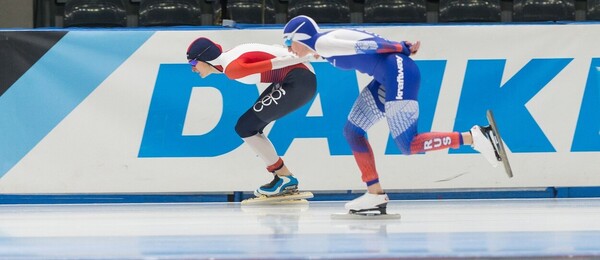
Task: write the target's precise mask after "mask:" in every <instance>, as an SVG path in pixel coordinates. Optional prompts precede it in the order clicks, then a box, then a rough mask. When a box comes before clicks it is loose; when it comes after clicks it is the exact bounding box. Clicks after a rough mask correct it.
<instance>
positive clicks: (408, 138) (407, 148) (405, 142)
mask: <svg viewBox="0 0 600 260" xmlns="http://www.w3.org/2000/svg"><path fill="white" fill-rule="evenodd" d="M413 140H414V136H413V135H407V134H401V135H399V136H397V137H395V138H394V141H395V143H396V147H398V150H400V153H402V154H403V155H411V154H412V150H411V147H412V145H413Z"/></svg>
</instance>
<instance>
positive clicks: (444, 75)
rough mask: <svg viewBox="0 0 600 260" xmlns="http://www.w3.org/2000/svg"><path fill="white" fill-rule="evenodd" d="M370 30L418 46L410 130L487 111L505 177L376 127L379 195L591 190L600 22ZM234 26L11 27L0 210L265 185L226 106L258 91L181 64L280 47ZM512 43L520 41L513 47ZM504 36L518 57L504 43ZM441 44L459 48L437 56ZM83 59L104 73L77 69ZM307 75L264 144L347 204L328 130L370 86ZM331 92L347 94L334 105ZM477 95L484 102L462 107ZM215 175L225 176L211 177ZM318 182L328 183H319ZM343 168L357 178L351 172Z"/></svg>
mask: <svg viewBox="0 0 600 260" xmlns="http://www.w3.org/2000/svg"><path fill="white" fill-rule="evenodd" d="M339 26H344V27H345V26H356V25H338V26H337V27H339ZM367 26H368V27H370V30H373V31H374V32H376V33H379V34H381V35H385V36H386V37H390V38H393V39H402V38H405V37H406V38H407V39H415V38H418V39H421V40H423V42H424V43H426V45H424V46H426V47H427V48H425V47H424V48H423V49H422V51H421V52H420V54H419V55H420V56H418V59H417V63H418V64H419V66H422V68H421V69H422V70H423V72H424V75H428V76H427V77H426V78H427V80H428V81H427V83H426V84H425V82H424V84H423V86H422V88H423V89H426V91H423V92H422V93H424V95H425V96H423V97H422V99H421V102H422V104H423V109H422V111H421V112H422V115H421V117H420V121H419V124H420V126H419V129H422V130H434V129H435V130H443V129H448V130H449V129H452V130H455V129H456V130H458V129H468V127H470V126H471V125H470V124H471V123H475V122H477V123H479V122H481V123H482V124H483V123H485V122H487V121H486V120H485V118H484V113H476V112H477V111H479V112H484V111H485V109H487V108H490V107H491V108H493V109H494V111H495V115H496V119H497V120H498V122H499V124H501V125H502V126H501V129H502V133H503V135H502V136H503V138H504V141H505V144H506V145H507V147H508V148H509V150H510V151H511V154H510V158H511V164H512V165H513V170H515V173H516V174H515V176H516V178H512V179H508V178H506V176H505V175H504V172H503V170H502V169H499V168H497V169H492V168H490V167H489V165H488V164H487V163H485V162H484V160H483V159H482V158H481V157H480V156H478V155H477V156H473V155H472V153H474V151H472V149H471V148H469V147H463V148H464V149H463V148H461V149H460V150H452V151H449V152H448V154H447V155H443V156H438V155H439V154H440V153H431V154H423V155H414V156H411V157H404V156H399V155H400V152H399V151H398V150H397V147H396V146H395V145H394V143H393V140H392V139H390V137H389V136H388V135H389V134H388V132H387V131H386V129H385V127H383V128H374V129H372V131H373V134H372V135H371V136H372V137H374V138H373V139H372V140H373V145H374V150H376V151H377V152H376V154H375V156H376V160H377V161H378V166H380V167H378V168H380V169H381V172H380V174H381V177H382V179H385V188H386V189H387V190H388V191H390V193H389V194H390V196H391V198H392V199H452V198H476V199H479V198H511V197H544V198H552V197H587V196H600V192H599V190H600V174H599V173H600V168H599V167H598V163H597V162H598V158H599V157H598V156H600V138H599V137H600V136H599V135H598V131H597V129H600V128H599V126H600V121H598V120H595V119H596V118H598V117H597V116H598V111H600V110H599V109H598V107H599V106H598V105H599V103H598V101H599V100H600V98H598V97H599V94H598V93H599V92H598V88H597V86H598V85H597V84H598V82H600V81H599V80H600V52H598V50H599V49H598V48H597V46H596V45H597V42H598V35H600V34H599V33H597V32H599V31H600V23H564V24H561V25H560V26H556V25H555V26H552V24H545V23H541V24H501V25H498V24H493V25H490V24H486V25H482V24H461V25H460V26H457V25H455V24H453V25H431V24H429V25H422V26H421V25H419V26H412V25H391V26H381V25H377V26H372V27H371V26H369V25H364V26H363V25H361V26H360V27H367ZM328 27H329V28H335V27H336V26H328ZM240 28H241V29H248V30H237V29H231V28H222V27H212V28H207V27H188V28H170V27H169V28H145V29H131V28H127V29H114V30H112V29H54V30H53V29H41V30H33V31H32V30H17V31H16V32H13V31H11V30H9V33H10V34H12V33H18V34H23V35H20V36H27V37H25V39H31V40H25V41H24V42H25V43H27V42H36V44H34V45H35V46H34V47H31V46H22V45H23V44H14V45H12V46H19V47H24V48H25V49H27V51H24V52H23V51H15V52H7V53H10V54H12V55H14V57H13V56H10V57H12V58H15V59H14V60H23V59H22V58H23V57H21V55H22V53H27V54H28V55H32V56H35V57H36V59H31V60H28V62H29V63H26V64H23V66H21V67H20V68H21V69H22V71H19V73H17V72H15V73H13V74H11V75H12V76H14V77H13V79H14V80H15V83H14V84H12V85H11V84H6V87H7V88H9V89H6V92H4V94H0V97H1V98H0V119H1V120H0V129H2V131H1V132H2V134H0V203H3V202H5V201H11V200H12V201H16V202H17V203H21V202H28V201H32V202H33V203H38V201H39V203H88V202H90V203H95V202H98V203H113V202H114V203H120V202H123V203H127V202H132V203H137V202H141V203H144V202H211V201H219V202H225V201H231V202H237V201H241V200H243V199H244V198H247V197H250V196H252V194H251V193H250V192H247V190H250V189H253V188H255V187H256V185H258V184H260V183H264V178H265V176H264V175H261V174H250V173H251V172H252V173H254V171H255V170H256V169H258V170H259V171H262V169H263V165H262V164H261V163H260V161H259V160H256V158H253V157H252V156H249V154H248V152H247V151H244V149H247V147H244V146H243V145H242V141H241V140H240V138H239V136H237V135H236V134H235V133H234V131H232V130H231V129H233V125H234V123H235V120H236V119H237V117H238V116H239V112H240V111H242V110H241V109H245V108H246V106H247V104H246V105H244V104H243V103H244V102H237V101H240V96H238V95H241V94H242V92H243V94H244V95H241V96H243V97H246V98H247V99H248V100H244V101H245V102H252V101H253V98H254V97H253V95H255V96H256V95H258V91H256V89H254V88H246V87H242V86H241V85H240V87H239V88H237V85H235V84H233V83H231V84H230V80H229V79H226V78H225V76H223V75H213V76H214V77H208V78H206V79H201V78H200V77H198V76H197V75H195V74H194V73H192V72H191V71H190V68H189V65H188V64H187V63H186V60H185V57H184V55H183V54H182V50H185V48H186V47H187V45H188V43H189V42H191V40H193V39H195V38H197V37H198V36H199V35H202V36H207V37H209V38H211V39H214V40H216V41H218V42H221V43H223V45H224V47H226V48H228V47H231V46H234V45H236V44H241V43H246V42H248V41H257V42H260V43H266V44H272V43H278V42H280V41H281V32H280V29H281V26H280V25H279V26H272V27H257V28H244V27H238V29H240ZM275 29H276V30H275ZM0 31H4V30H0ZM594 32H596V33H594ZM523 35H530V36H531V38H528V39H529V40H525V41H522V36H523ZM491 36H493V37H491ZM28 37H31V38H28ZM38 37H42V38H43V39H44V40H43V41H38V40H37V39H38ZM439 37H445V40H444V41H440V40H439ZM565 38H567V39H577V40H576V41H567V42H564V43H563V44H562V45H561V48H556V47H555V46H554V45H552V44H545V43H547V42H557V41H558V42H560V41H562V39H565ZM18 39H23V38H18ZM495 39H506V40H505V41H497V40H495ZM482 41H483V42H482ZM486 41H487V42H486ZM517 41H520V44H519V45H518V48H508V47H507V45H506V44H505V43H506V42H517ZM447 42H461V43H462V44H460V45H458V46H453V48H452V49H449V48H448V46H447ZM42 43H43V44H42ZM114 46H119V48H114ZM515 46H516V45H515ZM74 47H77V48H74ZM513 47H514V46H513ZM456 48H458V49H456ZM427 50H429V51H427ZM33 54H36V55H33ZM108 54H110V55H108ZM2 58H4V57H2ZM0 60H1V59H0ZM90 60H94V61H95V63H96V65H98V64H100V65H99V67H100V68H101V69H100V70H98V69H97V68H95V67H94V68H92V67H91V66H85V65H87V64H88V63H89V61H90ZM9 61H12V59H9ZM100 61H102V62H100ZM8 64H10V66H11V67H13V66H14V67H18V66H15V65H16V64H15V63H8ZM312 65H313V67H314V68H315V70H316V71H317V77H318V80H320V81H321V82H320V84H319V91H320V93H319V102H318V104H320V106H315V108H316V109H314V111H313V110H312V109H311V110H309V107H308V106H307V107H303V108H302V111H300V112H302V113H296V114H291V115H289V116H288V117H286V118H283V119H281V120H278V121H277V122H276V123H275V124H273V128H274V129H275V130H274V131H273V132H272V133H271V132H269V133H268V134H269V137H270V138H271V139H272V142H273V144H274V146H275V147H276V148H277V150H278V152H279V153H280V155H281V156H284V158H285V159H286V164H288V165H290V166H292V167H290V168H293V169H294V172H295V173H300V174H302V177H303V178H306V180H318V181H312V182H309V181H307V182H303V184H302V188H303V189H307V190H311V191H313V192H314V193H315V194H316V197H315V199H314V200H346V199H352V198H354V197H356V196H358V195H360V192H343V191H344V190H354V191H357V190H360V189H364V184H363V183H362V182H360V181H359V179H358V175H359V173H358V169H357V167H356V164H355V161H354V158H353V157H352V153H351V150H350V149H349V147H348V146H347V143H346V141H345V139H344V138H343V136H342V133H341V131H336V132H331V131H329V130H330V129H333V128H335V127H332V126H333V125H336V126H338V127H340V126H343V124H344V123H345V116H346V112H347V110H349V107H350V106H351V105H352V101H353V100H354V99H355V96H356V95H357V94H358V90H359V87H362V86H364V82H366V78H367V77H365V76H364V75H362V74H360V73H356V72H352V71H342V70H338V69H335V68H333V67H331V66H330V65H329V64H328V63H327V62H322V61H316V62H313V63H312ZM64 66H67V67H68V68H69V70H64V68H63V67H64ZM563 69H564V71H563ZM531 72H543V73H531ZM40 75H43V76H40ZM323 75H326V76H323ZM330 75H335V77H330ZM74 76H77V80H73V77H74ZM50 78H51V79H54V80H47V79H50ZM333 78H335V80H330V79H333ZM482 78H486V79H487V78H491V79H493V80H489V82H488V80H482ZM3 79H4V77H3ZM224 82H228V84H223V83H224ZM481 82H485V83H486V84H482V83H481ZM321 83H322V84H321ZM174 84H176V85H178V86H180V87H179V88H173V87H172V85H174ZM230 85H231V86H230ZM338 85H343V86H346V88H347V89H348V90H353V92H352V91H347V92H344V93H337V94H336V95H333V94H332V93H336V92H334V91H332V89H333V88H335V87H336V86H338ZM234 88H235V90H234ZM515 88H518V91H517V90H516V89H515ZM3 90H4V89H2V86H0V92H1V91H3ZM250 92H252V93H250ZM351 92H352V93H351ZM480 92H484V93H486V94H487V95H485V97H486V99H485V100H483V101H482V102H479V103H477V102H470V101H471V100H473V99H474V97H479V96H480V95H479V94H481V93H480ZM538 92H540V94H538ZM219 93H220V94H219ZM440 93H442V94H443V95H441V94H440ZM213 94H214V95H213ZM219 95H220V96H219ZM488 95H489V96H488ZM50 97H61V98H62V99H59V98H50ZM219 97H221V98H219ZM440 97H443V98H440ZM438 98H439V100H438ZM188 100H190V101H194V102H187V101H188ZM233 100H235V101H233ZM530 100H531V101H532V102H529V101H530ZM557 100H561V102H556V101H557ZM182 104H183V105H182ZM185 104H194V106H187V105H185ZM525 105H527V106H525ZM208 108H220V109H222V111H220V110H219V111H216V110H215V111H213V110H209V109H208ZM217 110H218V109H217ZM207 111H211V112H210V113H207ZM454 111H456V112H455V113H454ZM201 112H202V113H201ZM558 112H560V113H558ZM556 114H560V115H561V117H560V119H558V118H556V117H555V116H554V115H556ZM188 115H189V116H190V118H194V116H196V117H197V116H198V115H203V116H206V117H207V120H206V121H207V123H203V124H194V123H189V124H187V123H186V120H185V119H186V118H187V117H188ZM208 117H210V118H208ZM163 119H165V120H166V119H169V120H174V121H161V120H163ZM208 119H210V120H208ZM208 121H210V122H208ZM322 121H323V122H324V121H327V122H328V124H327V125H325V124H321V123H319V122H322ZM187 122H196V121H194V120H189V121H187ZM218 122H224V123H223V124H221V123H218ZM211 123H214V124H215V125H214V126H213V125H212V124H211ZM330 124H331V125H330ZM421 124H423V125H421ZM523 125H525V127H524V126H523ZM171 126H177V127H171ZM203 126H204V127H206V128H203ZM208 126H210V127H212V128H210V127H208ZM181 127H183V129H181ZM300 130H302V131H300ZM523 131H525V132H523ZM386 136H387V137H386ZM215 138H219V140H221V142H220V143H219V145H218V146H215V145H212V144H213V143H214V139H215ZM140 141H141V142H140ZM315 147H319V149H314V148H315ZM307 161H309V162H311V163H306V162H307ZM231 162H237V163H231ZM253 169H254V170H253ZM225 173H227V174H228V173H235V174H234V175H230V176H235V177H232V178H228V179H226V180H227V181H215V176H220V175H222V174H225ZM246 173H248V174H246ZM323 173H326V174H327V176H326V179H327V180H335V181H321V180H323V179H324V174H323ZM465 173H469V174H470V175H465ZM479 173H488V174H485V175H484V174H479ZM352 174H353V175H354V176H356V177H352V178H350V177H348V176H349V175H352ZM238 176H239V178H237V177H238ZM460 176H465V177H460ZM459 177H460V178H459ZM221 180H224V179H221ZM590 186H597V187H590ZM569 187H571V188H569ZM531 188H534V190H529V189H531ZM467 189H469V190H468V191H467ZM475 189H478V190H477V191H475ZM486 189H489V190H486ZM499 189H513V190H499ZM518 189H520V190H518ZM233 191H244V192H233ZM332 191H333V192H332ZM479 196H480V197H479Z"/></svg>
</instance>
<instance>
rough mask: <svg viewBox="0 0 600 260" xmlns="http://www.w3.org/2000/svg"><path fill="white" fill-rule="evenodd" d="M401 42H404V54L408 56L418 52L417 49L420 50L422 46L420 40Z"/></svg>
mask: <svg viewBox="0 0 600 260" xmlns="http://www.w3.org/2000/svg"><path fill="white" fill-rule="evenodd" d="M400 43H401V44H402V54H404V55H406V56H410V55H413V54H417V51H419V47H421V42H420V41H417V42H416V43H414V44H413V43H412V42H409V41H402V42H400Z"/></svg>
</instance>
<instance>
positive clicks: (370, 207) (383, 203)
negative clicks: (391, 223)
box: [344, 192, 390, 214]
mask: <svg viewBox="0 0 600 260" xmlns="http://www.w3.org/2000/svg"><path fill="white" fill-rule="evenodd" d="M389 200H390V199H389V198H388V195H387V194H371V193H368V192H367V193H365V194H364V195H362V196H360V197H358V198H356V199H354V200H352V201H350V202H348V203H346V205H344V206H345V207H346V209H347V210H348V211H349V212H350V213H358V212H366V211H379V212H380V214H387V212H386V208H387V203H388V201H389Z"/></svg>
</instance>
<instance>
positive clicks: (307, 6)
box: [288, 0, 350, 23]
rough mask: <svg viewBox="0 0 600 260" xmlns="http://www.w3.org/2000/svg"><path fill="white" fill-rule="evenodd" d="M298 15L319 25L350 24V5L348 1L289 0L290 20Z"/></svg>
mask: <svg viewBox="0 0 600 260" xmlns="http://www.w3.org/2000/svg"><path fill="white" fill-rule="evenodd" d="M298 15H307V16H310V17H311V18H313V19H314V20H315V21H316V22H317V23H349V22H350V5H349V3H348V1H346V0H289V3H288V20H289V19H291V18H294V17H295V16H298Z"/></svg>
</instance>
